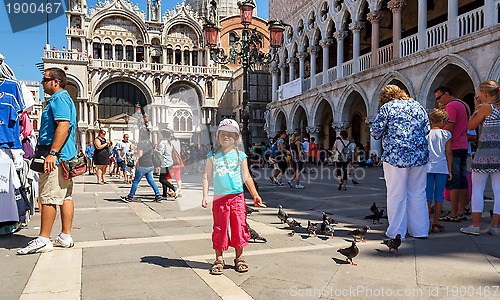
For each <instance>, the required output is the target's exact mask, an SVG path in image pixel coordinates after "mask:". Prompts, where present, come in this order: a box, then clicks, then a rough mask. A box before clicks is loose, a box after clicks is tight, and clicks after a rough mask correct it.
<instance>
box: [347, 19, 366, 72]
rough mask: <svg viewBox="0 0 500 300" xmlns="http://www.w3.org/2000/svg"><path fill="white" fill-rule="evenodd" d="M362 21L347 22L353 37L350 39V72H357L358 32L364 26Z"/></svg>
mask: <svg viewBox="0 0 500 300" xmlns="http://www.w3.org/2000/svg"><path fill="white" fill-rule="evenodd" d="M364 26H365V25H364V23H363V22H360V21H356V22H353V23H351V24H349V29H350V30H351V31H352V35H353V39H352V73H353V74H354V73H358V72H359V51H360V50H359V48H360V45H359V43H360V41H359V33H360V32H361V29H363V27H364Z"/></svg>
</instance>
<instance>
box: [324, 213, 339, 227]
mask: <svg viewBox="0 0 500 300" xmlns="http://www.w3.org/2000/svg"><path fill="white" fill-rule="evenodd" d="M324 221H326V222H328V224H330V225H337V224H338V223H339V222H337V221H335V220H334V219H332V218H330V217H329V216H327V215H326V213H325V212H323V222H324Z"/></svg>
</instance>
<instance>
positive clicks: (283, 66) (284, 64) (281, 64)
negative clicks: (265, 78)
mask: <svg viewBox="0 0 500 300" xmlns="http://www.w3.org/2000/svg"><path fill="white" fill-rule="evenodd" d="M287 61H288V60H287ZM278 68H280V69H285V68H286V63H279V64H278Z"/></svg>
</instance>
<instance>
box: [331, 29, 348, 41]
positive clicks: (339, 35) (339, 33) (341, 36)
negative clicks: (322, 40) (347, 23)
mask: <svg viewBox="0 0 500 300" xmlns="http://www.w3.org/2000/svg"><path fill="white" fill-rule="evenodd" d="M333 37H334V38H335V39H336V40H337V41H340V40H343V39H345V38H346V37H347V30H340V31H336V32H335V33H334V34H333Z"/></svg>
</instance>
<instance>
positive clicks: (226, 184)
mask: <svg viewBox="0 0 500 300" xmlns="http://www.w3.org/2000/svg"><path fill="white" fill-rule="evenodd" d="M207 158H208V159H211V160H212V163H213V181H214V195H216V196H217V195H232V194H239V193H243V180H242V178H241V164H242V163H243V162H244V161H245V159H246V158H247V155H246V154H245V152H242V151H238V150H232V151H229V152H228V153H223V152H220V151H217V152H216V153H215V155H214V151H210V152H209V153H208V154H207Z"/></svg>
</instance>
